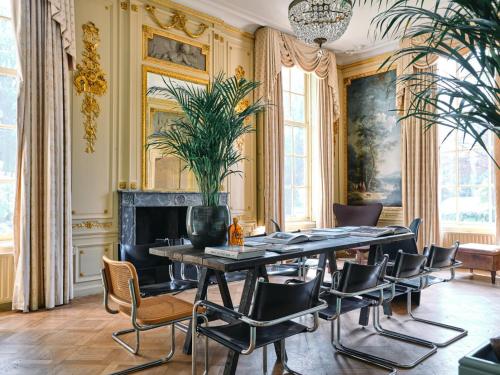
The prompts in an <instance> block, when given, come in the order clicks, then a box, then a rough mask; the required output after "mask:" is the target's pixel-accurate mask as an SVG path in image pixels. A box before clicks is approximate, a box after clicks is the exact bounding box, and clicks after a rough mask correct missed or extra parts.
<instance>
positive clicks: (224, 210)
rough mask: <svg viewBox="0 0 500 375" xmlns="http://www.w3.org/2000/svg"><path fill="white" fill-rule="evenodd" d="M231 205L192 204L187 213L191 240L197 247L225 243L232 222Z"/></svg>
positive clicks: (187, 224) (188, 231)
mask: <svg viewBox="0 0 500 375" xmlns="http://www.w3.org/2000/svg"><path fill="white" fill-rule="evenodd" d="M230 216H231V215H230V214H229V207H228V206H227V205H223V206H190V207H188V210H187V215H186V227H187V234H188V237H189V240H190V241H191V243H192V244H193V246H194V247H195V248H197V249H203V248H205V247H206V246H220V245H224V244H225V243H226V240H227V229H228V227H229V224H230V219H231V218H230Z"/></svg>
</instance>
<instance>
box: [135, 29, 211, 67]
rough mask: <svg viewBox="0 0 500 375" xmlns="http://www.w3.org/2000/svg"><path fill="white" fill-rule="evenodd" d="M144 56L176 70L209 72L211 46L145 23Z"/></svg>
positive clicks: (147, 59) (145, 58) (148, 59)
mask: <svg viewBox="0 0 500 375" xmlns="http://www.w3.org/2000/svg"><path fill="white" fill-rule="evenodd" d="M142 30H143V58H144V60H146V61H151V62H153V63H156V64H162V65H166V66H167V67H169V68H173V69H175V70H185V71H188V72H195V73H200V72H201V73H205V74H208V72H209V56H208V52H209V47H208V46H207V45H205V44H202V43H198V42H194V41H192V40H190V39H188V38H183V37H181V36H178V35H175V34H172V33H169V32H166V31H162V30H156V29H153V28H151V27H149V26H146V25H144V26H143V27H142Z"/></svg>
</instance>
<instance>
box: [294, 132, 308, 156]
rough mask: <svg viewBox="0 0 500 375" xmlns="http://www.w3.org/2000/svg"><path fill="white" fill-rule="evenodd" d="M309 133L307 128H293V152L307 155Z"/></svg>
mask: <svg viewBox="0 0 500 375" xmlns="http://www.w3.org/2000/svg"><path fill="white" fill-rule="evenodd" d="M306 142H307V133H306V129H305V128H298V127H295V128H294V129H293V146H294V147H293V152H294V154H295V155H300V156H305V155H306V152H307V144H306Z"/></svg>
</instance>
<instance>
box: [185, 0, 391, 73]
mask: <svg viewBox="0 0 500 375" xmlns="http://www.w3.org/2000/svg"><path fill="white" fill-rule="evenodd" d="M176 2H178V3H180V4H183V5H186V6H188V7H190V8H193V9H196V10H199V11H201V12H204V13H207V14H209V15H211V16H215V17H218V18H220V19H222V20H224V21H225V22H227V23H228V24H230V25H232V26H236V27H238V28H240V29H242V30H245V31H249V32H252V33H253V32H254V31H255V30H256V29H257V28H258V27H259V26H269V27H273V28H275V29H278V30H281V31H285V32H288V33H292V29H291V27H290V24H289V22H288V4H289V3H290V2H291V0H176ZM377 13H378V8H377V7H376V6H373V7H372V6H370V5H362V6H359V5H357V6H355V7H354V9H353V17H352V19H351V23H350V24H349V27H348V28H347V31H346V32H345V34H344V35H343V36H342V37H341V38H340V39H339V40H337V41H335V42H333V43H329V44H327V45H326V46H325V47H326V48H328V49H331V50H333V51H335V52H336V54H337V62H338V63H339V64H347V63H351V62H353V61H356V60H361V59H363V58H367V57H370V56H374V55H377V54H379V53H384V52H388V51H391V50H394V49H395V48H396V45H397V42H396V41H393V40H380V39H376V38H375V36H374V33H373V30H370V22H371V20H372V18H373V17H374V16H375V15H376V14H377Z"/></svg>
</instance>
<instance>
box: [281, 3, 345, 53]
mask: <svg viewBox="0 0 500 375" xmlns="http://www.w3.org/2000/svg"><path fill="white" fill-rule="evenodd" d="M351 17H352V1H350V0H293V1H292V2H291V3H290V5H289V6H288V18H289V20H290V25H291V26H292V29H293V32H294V33H295V35H296V36H297V37H298V38H299V39H300V40H303V41H304V42H306V43H308V44H314V43H315V44H317V45H318V46H319V47H320V48H321V46H322V45H323V44H325V43H327V42H333V41H334V40H337V39H339V38H340V37H341V36H342V34H344V32H345V31H346V29H347V26H348V25H349V21H350V20H351Z"/></svg>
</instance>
